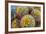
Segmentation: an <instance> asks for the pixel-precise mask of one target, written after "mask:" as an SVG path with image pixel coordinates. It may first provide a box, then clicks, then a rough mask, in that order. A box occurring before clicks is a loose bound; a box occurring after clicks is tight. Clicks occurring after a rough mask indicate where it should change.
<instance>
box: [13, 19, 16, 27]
mask: <svg viewBox="0 0 46 34" xmlns="http://www.w3.org/2000/svg"><path fill="white" fill-rule="evenodd" d="M12 27H13V28H16V19H15V20H13V22H12Z"/></svg>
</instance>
